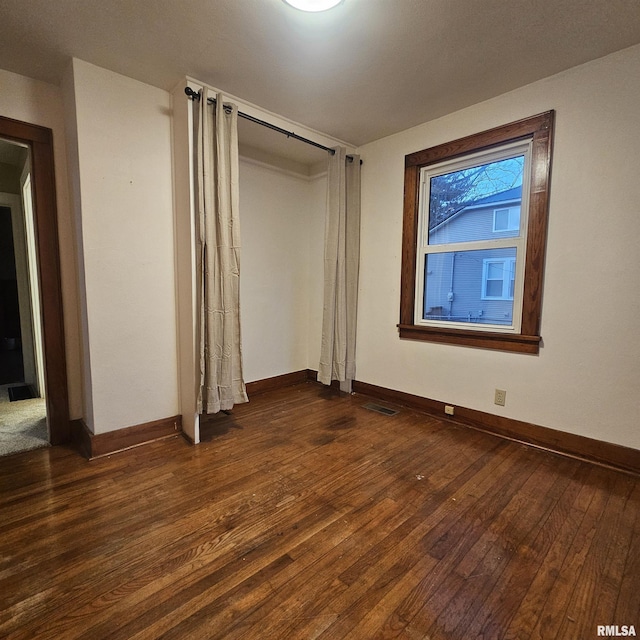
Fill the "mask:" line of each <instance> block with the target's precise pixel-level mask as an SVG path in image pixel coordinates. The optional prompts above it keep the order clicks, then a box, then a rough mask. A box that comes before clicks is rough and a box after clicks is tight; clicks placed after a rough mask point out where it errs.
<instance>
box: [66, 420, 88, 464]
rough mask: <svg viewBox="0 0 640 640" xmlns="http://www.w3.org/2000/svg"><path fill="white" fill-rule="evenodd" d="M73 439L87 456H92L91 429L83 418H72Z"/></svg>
mask: <svg viewBox="0 0 640 640" xmlns="http://www.w3.org/2000/svg"><path fill="white" fill-rule="evenodd" d="M70 429H71V441H72V442H73V444H74V445H75V446H76V448H77V449H78V450H79V451H80V453H81V454H82V455H83V456H84V457H85V458H91V437H92V434H91V431H89V428H88V427H87V425H86V424H85V421H84V420H83V419H82V418H79V419H78V420H71V422H70Z"/></svg>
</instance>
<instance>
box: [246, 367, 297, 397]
mask: <svg viewBox="0 0 640 640" xmlns="http://www.w3.org/2000/svg"><path fill="white" fill-rule="evenodd" d="M307 380H308V373H307V369H304V370H302V371H293V372H291V373H283V374H282V375H279V376H273V377H272V378H264V379H263V380H256V381H255V382H247V384H246V385H245V386H246V389H247V395H248V396H255V395H257V394H259V393H265V392H266V391H274V390H275V389H282V388H283V387H290V386H292V385H294V384H299V383H301V382H306V381H307Z"/></svg>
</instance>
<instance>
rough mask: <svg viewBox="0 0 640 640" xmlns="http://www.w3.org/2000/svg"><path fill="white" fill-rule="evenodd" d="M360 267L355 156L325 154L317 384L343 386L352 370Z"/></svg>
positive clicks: (352, 376)
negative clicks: (322, 302)
mask: <svg viewBox="0 0 640 640" xmlns="http://www.w3.org/2000/svg"><path fill="white" fill-rule="evenodd" d="M359 264H360V157H359V156H350V157H347V156H346V150H345V149H344V148H343V147H337V148H336V149H335V154H334V155H332V156H329V167H328V174H327V213H326V219H325V245H324V306H323V314H322V343H321V348H320V365H319V367H318V380H319V381H320V382H322V383H323V384H327V385H328V384H331V381H332V380H338V381H340V382H341V383H345V382H346V383H347V385H348V390H350V385H351V381H352V380H354V379H355V372H356V363H355V355H356V312H357V306H358V269H359Z"/></svg>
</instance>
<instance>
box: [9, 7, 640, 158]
mask: <svg viewBox="0 0 640 640" xmlns="http://www.w3.org/2000/svg"><path fill="white" fill-rule="evenodd" d="M0 42H2V48H1V49H0V68H4V69H7V70H9V71H14V72H16V73H20V74H22V75H26V76H30V77H34V78H38V79H41V80H45V81H47V82H50V83H54V84H58V83H59V82H60V78H61V76H62V73H63V70H64V68H65V65H67V64H68V61H69V59H70V57H72V56H75V57H77V58H80V59H82V60H85V61H87V62H91V63H93V64H96V65H98V66H101V67H104V68H107V69H111V70H113V71H116V72H118V73H121V74H124V75H126V76H130V77H132V78H135V79H137V80H141V81H143V82H146V83H148V84H151V85H154V86H156V87H160V88H162V89H167V90H169V89H172V88H173V87H174V86H175V85H176V84H177V83H178V82H180V81H182V79H183V78H184V77H185V76H187V75H189V76H191V77H193V78H196V79H198V80H201V81H203V82H205V83H207V84H210V85H212V86H215V87H218V88H220V89H223V90H224V91H226V92H228V93H230V94H232V95H235V96H237V97H239V98H242V99H244V100H247V101H249V102H252V103H254V104H257V105H260V106H261V107H263V108H265V109H267V110H269V111H272V112H275V113H278V114H281V115H283V116H285V117H287V118H289V119H291V120H294V121H296V122H300V123H302V124H304V125H306V126H309V127H311V128H313V129H316V130H318V131H322V132H324V133H326V134H329V135H331V136H334V137H337V138H339V139H341V140H344V141H347V142H349V143H351V144H353V145H361V144H364V143H366V142H370V141H372V140H376V139H378V138H381V137H384V136H387V135H390V134H392V133H395V132H397V131H401V130H404V129H407V128H409V127H411V126H414V125H417V124H419V123H422V122H426V121H429V120H431V119H433V118H436V117H439V116H441V115H444V114H447V113H450V112H452V111H455V110H457V109H461V108H463V107H465V106H469V105H471V104H475V103H477V102H479V101H482V100H485V99H488V98H490V97H493V96H495V95H499V94H501V93H504V92H506V91H509V90H512V89H515V88H517V87H519V86H523V85H525V84H528V83H530V82H533V81H535V80H538V79H540V78H543V77H547V76H550V75H552V74H555V73H558V72H560V71H562V70H564V69H568V68H570V67H573V66H576V65H578V64H581V63H584V62H587V61H589V60H593V59H595V58H598V57H601V56H603V55H606V54H608V53H612V52H614V51H617V50H619V49H623V48H625V47H628V46H631V45H634V44H637V43H640V2H639V1H638V0H344V2H343V3H342V4H340V5H339V6H338V7H337V8H335V9H332V10H331V11H328V12H326V13H315V14H305V13H303V12H301V11H298V10H296V9H292V8H291V7H289V6H288V5H286V4H285V3H284V2H283V1H282V0H53V1H52V0H28V2H25V0H0ZM253 126H254V128H255V125H253Z"/></svg>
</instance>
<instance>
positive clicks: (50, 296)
mask: <svg viewBox="0 0 640 640" xmlns="http://www.w3.org/2000/svg"><path fill="white" fill-rule="evenodd" d="M0 136H2V137H3V138H6V139H7V140H13V141H15V142H21V143H23V144H26V145H27V146H28V147H29V150H30V151H31V184H32V190H33V212H34V218H35V219H34V226H35V229H36V245H37V247H36V251H37V255H38V276H39V278H40V298H41V305H42V340H43V343H44V344H43V349H44V359H45V365H44V368H45V372H44V378H45V385H46V393H45V397H46V404H47V418H48V423H49V440H50V442H51V444H52V445H55V444H62V443H63V442H67V441H69V440H70V435H71V433H70V425H69V390H68V385H67V360H66V350H65V340H64V318H63V312H62V282H61V277H60V249H59V243H58V209H57V206H56V183H55V169H54V162H53V131H52V130H51V129H48V128H46V127H41V126H38V125H33V124H28V123H26V122H20V121H19V120H12V119H11V118H5V117H3V116H0Z"/></svg>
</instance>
